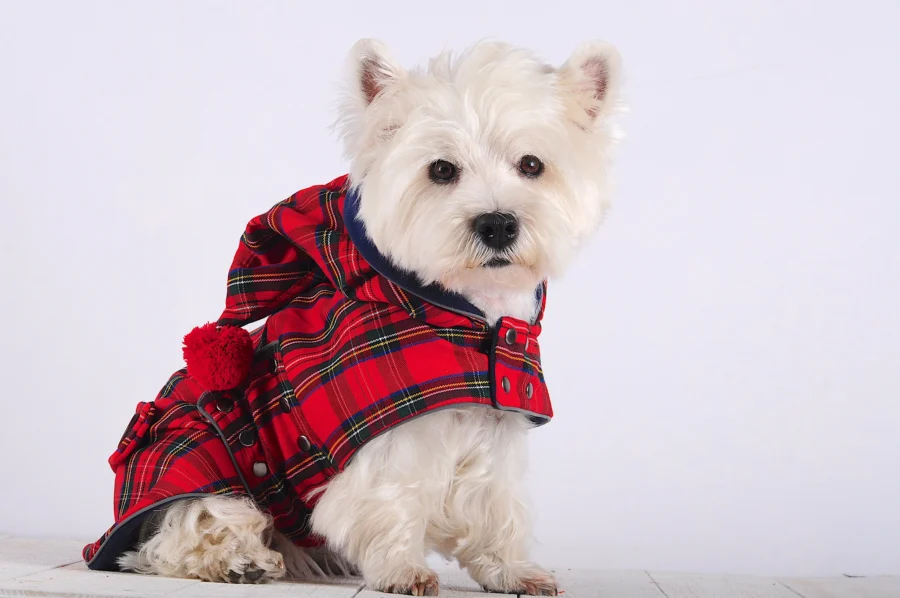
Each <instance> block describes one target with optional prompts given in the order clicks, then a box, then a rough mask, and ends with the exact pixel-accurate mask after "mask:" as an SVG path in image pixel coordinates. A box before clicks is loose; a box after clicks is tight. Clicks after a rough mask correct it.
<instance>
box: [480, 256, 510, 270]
mask: <svg viewBox="0 0 900 598" xmlns="http://www.w3.org/2000/svg"><path fill="white" fill-rule="evenodd" d="M509 265H512V261H510V260H508V259H506V258H505V257H492V258H491V259H489V260H488V261H486V262H485V263H484V267H485V268H503V267H504V266H509Z"/></svg>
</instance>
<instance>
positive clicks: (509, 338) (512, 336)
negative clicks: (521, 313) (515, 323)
mask: <svg viewBox="0 0 900 598" xmlns="http://www.w3.org/2000/svg"><path fill="white" fill-rule="evenodd" d="M516 336H517V335H516V330H515V328H510V329H509V330H507V331H506V344H507V345H515V344H516Z"/></svg>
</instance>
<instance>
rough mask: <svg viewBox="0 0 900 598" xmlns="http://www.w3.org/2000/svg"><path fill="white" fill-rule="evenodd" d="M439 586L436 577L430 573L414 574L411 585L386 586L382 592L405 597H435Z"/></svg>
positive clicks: (396, 584) (395, 584)
mask: <svg viewBox="0 0 900 598" xmlns="http://www.w3.org/2000/svg"><path fill="white" fill-rule="evenodd" d="M439 587H440V584H439V583H438V578H437V575H435V574H434V573H433V572H431V571H426V572H421V573H416V574H415V575H414V577H413V580H412V583H410V584H409V585H406V584H405V583H394V584H391V585H388V586H387V587H386V588H385V589H384V591H385V592H388V593H389V594H405V595H407V596H437V595H438V589H439Z"/></svg>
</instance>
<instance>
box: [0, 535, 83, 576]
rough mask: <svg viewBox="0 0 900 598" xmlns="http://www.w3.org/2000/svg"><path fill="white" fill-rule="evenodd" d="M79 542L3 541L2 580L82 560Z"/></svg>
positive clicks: (0, 541)
mask: <svg viewBox="0 0 900 598" xmlns="http://www.w3.org/2000/svg"><path fill="white" fill-rule="evenodd" d="M82 548H84V542H80V541H77V540H37V539H31V538H3V539H0V581H3V580H7V579H12V578H14V577H18V576H20V575H28V574H29V573H35V572H37V571H44V570H46V569H52V568H54V567H61V566H63V565H67V564H69V563H74V562H76V561H80V560H81V549H82Z"/></svg>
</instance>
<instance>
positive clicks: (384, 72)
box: [350, 39, 406, 106]
mask: <svg viewBox="0 0 900 598" xmlns="http://www.w3.org/2000/svg"><path fill="white" fill-rule="evenodd" d="M350 60H351V73H352V74H353V77H354V78H355V81H354V82H353V83H354V84H355V88H356V89H357V91H358V92H359V94H360V98H361V99H362V101H363V102H364V104H365V105H366V106H368V105H369V104H371V103H372V102H373V101H375V98H377V97H378V96H379V95H380V94H382V93H383V92H384V91H385V90H386V89H388V88H389V87H391V85H393V84H395V83H397V82H398V81H400V80H401V79H402V78H403V77H404V76H405V75H406V71H405V70H404V69H403V67H402V66H400V65H399V64H398V63H397V62H396V61H395V60H394V59H393V58H392V57H391V55H390V53H389V52H388V49H387V47H386V46H385V45H384V44H383V43H381V42H380V41H378V40H375V39H361V40H359V41H358V42H356V44H354V46H353V49H352V50H350Z"/></svg>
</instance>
